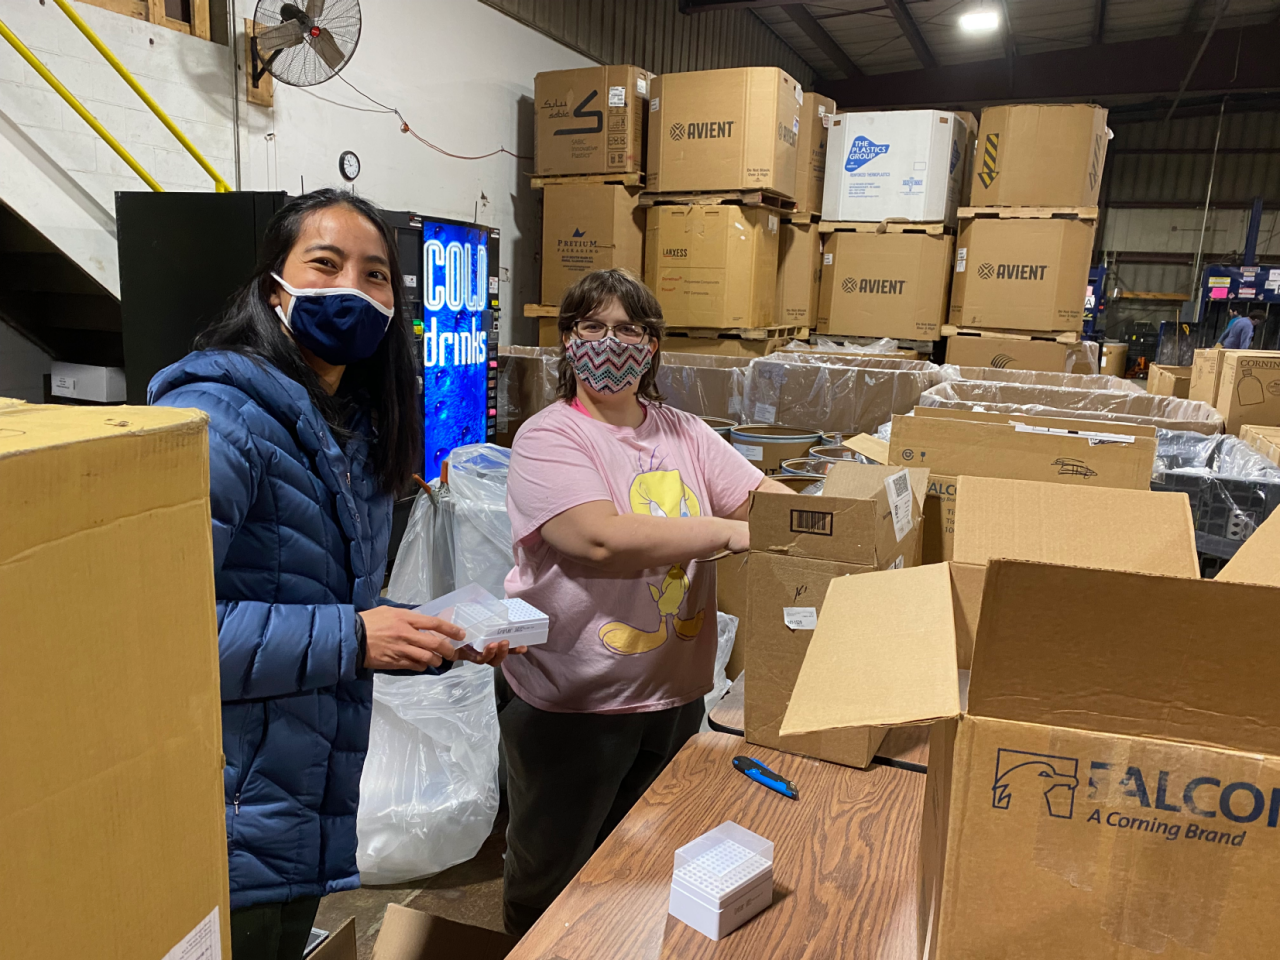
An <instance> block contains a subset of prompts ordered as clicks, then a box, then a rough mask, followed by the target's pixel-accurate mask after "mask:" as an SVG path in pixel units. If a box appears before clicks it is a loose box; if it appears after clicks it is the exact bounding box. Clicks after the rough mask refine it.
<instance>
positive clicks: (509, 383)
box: [493, 344, 561, 447]
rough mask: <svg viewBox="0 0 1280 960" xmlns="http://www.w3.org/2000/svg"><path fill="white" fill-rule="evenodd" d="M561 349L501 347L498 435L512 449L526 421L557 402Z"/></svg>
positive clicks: (497, 415) (496, 389) (503, 445)
mask: <svg viewBox="0 0 1280 960" xmlns="http://www.w3.org/2000/svg"><path fill="white" fill-rule="evenodd" d="M560 352H561V351H560V348H559V347H522V346H507V345H506V344H503V345H501V346H499V347H498V382H497V385H496V387H495V392H496V393H497V400H498V402H497V414H496V417H495V421H496V427H497V436H496V437H495V438H494V441H493V442H494V443H496V444H497V445H498V446H500V447H509V446H511V444H512V442H513V441H514V440H515V436H516V433H517V431H519V429H520V428H521V427H522V426H524V422H525V421H526V420H528V419H529V418H530V417H532V416H533V415H534V414H535V413H537V412H538V411H539V410H541V409H543V408H544V407H547V406H549V405H550V404H552V403H554V402H555V399H556V388H557V386H558V384H559V379H560Z"/></svg>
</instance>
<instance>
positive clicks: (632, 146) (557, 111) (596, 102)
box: [534, 65, 652, 177]
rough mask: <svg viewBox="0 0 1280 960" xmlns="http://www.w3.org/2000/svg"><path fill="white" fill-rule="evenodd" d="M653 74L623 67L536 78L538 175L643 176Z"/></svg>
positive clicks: (535, 106)
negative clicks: (649, 90)
mask: <svg viewBox="0 0 1280 960" xmlns="http://www.w3.org/2000/svg"><path fill="white" fill-rule="evenodd" d="M651 77H652V74H650V73H648V72H647V71H645V70H643V69H641V68H640V67H634V66H626V65H617V66H606V67H584V68H581V69H578V70H552V71H548V72H545V73H540V74H538V75H537V77H535V78H534V109H535V114H534V171H535V174H536V175H537V176H542V177H546V176H561V175H569V174H586V173H637V172H639V171H640V170H641V169H642V168H643V165H644V155H643V144H644V131H645V124H646V122H647V118H648V114H649V110H648V89H649V80H650V78H651Z"/></svg>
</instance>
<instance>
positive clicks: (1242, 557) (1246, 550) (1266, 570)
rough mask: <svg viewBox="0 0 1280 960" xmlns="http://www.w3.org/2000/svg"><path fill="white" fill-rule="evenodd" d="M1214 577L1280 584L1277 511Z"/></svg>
mask: <svg viewBox="0 0 1280 960" xmlns="http://www.w3.org/2000/svg"><path fill="white" fill-rule="evenodd" d="M1213 579H1214V580H1217V581H1218V582H1220V583H1260V584H1263V585H1265V586H1269V587H1280V512H1278V513H1273V514H1272V515H1271V516H1269V517H1268V518H1267V519H1266V520H1264V521H1262V523H1261V524H1260V525H1259V526H1258V529H1256V530H1254V531H1253V534H1252V535H1251V536H1250V537H1249V539H1248V540H1246V541H1245V542H1244V543H1242V544H1240V549H1238V550H1237V551H1236V555H1235V556H1234V557H1232V558H1231V559H1230V560H1228V561H1227V564H1226V566H1224V567H1223V568H1222V569H1221V570H1219V571H1218V575H1217V576H1216V577H1214V578H1213Z"/></svg>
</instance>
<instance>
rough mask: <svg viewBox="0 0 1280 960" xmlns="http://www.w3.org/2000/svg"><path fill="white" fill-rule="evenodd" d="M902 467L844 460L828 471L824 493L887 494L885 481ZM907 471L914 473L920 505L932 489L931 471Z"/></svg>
mask: <svg viewBox="0 0 1280 960" xmlns="http://www.w3.org/2000/svg"><path fill="white" fill-rule="evenodd" d="M902 470H903V468H902V467H888V466H883V465H882V464H878V463H854V462H853V461H851V460H849V461H840V462H839V463H836V464H834V465H833V466H832V467H831V472H830V473H828V474H827V481H826V483H824V484H823V485H822V496H824V497H848V498H850V499H853V500H875V499H877V498H880V497H885V496H886V493H885V488H884V482H885V481H886V480H887V479H889V478H890V477H892V476H893V475H894V474H895V473H901V472H902ZM907 473H908V474H909V475H910V477H911V493H912V495H913V496H914V497H915V501H916V506H917V507H923V506H924V498H925V494H926V493H928V492H929V471H928V470H927V469H921V468H919V467H913V468H911V469H908V470H907Z"/></svg>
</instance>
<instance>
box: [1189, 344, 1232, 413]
mask: <svg viewBox="0 0 1280 960" xmlns="http://www.w3.org/2000/svg"><path fill="white" fill-rule="evenodd" d="M1225 352H1226V351H1225V350H1223V349H1222V348H1221V347H1210V348H1209V349H1207V350H1197V351H1196V352H1195V356H1194V357H1193V358H1192V361H1191V385H1190V386H1189V387H1188V388H1187V399H1189V400H1199V401H1200V402H1201V403H1207V404H1209V406H1211V407H1213V406H1217V403H1218V383H1219V382H1220V381H1221V379H1222V355H1223V353H1225Z"/></svg>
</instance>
